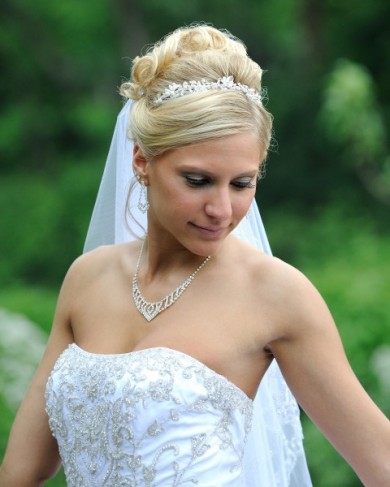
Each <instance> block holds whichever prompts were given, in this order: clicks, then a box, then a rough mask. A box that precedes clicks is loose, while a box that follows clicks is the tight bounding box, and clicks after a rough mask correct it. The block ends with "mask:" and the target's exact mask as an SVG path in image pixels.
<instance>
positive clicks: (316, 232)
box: [0, 0, 390, 487]
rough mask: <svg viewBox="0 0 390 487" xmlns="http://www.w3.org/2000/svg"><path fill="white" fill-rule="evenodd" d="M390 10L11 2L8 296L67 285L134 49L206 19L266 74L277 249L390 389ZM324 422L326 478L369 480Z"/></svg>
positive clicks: (2, 141)
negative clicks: (375, 361)
mask: <svg viewBox="0 0 390 487" xmlns="http://www.w3.org/2000/svg"><path fill="white" fill-rule="evenodd" d="M389 14H390V4H389V2H388V1H387V0H372V1H371V2H360V3H359V2H352V0H344V1H343V2H337V1H335V0H324V1H319V0H299V1H297V0H274V1H272V2H267V1H265V0H214V1H213V2H210V1H209V0H193V1H192V2H180V1H179V0H165V1H164V2H161V1H159V0H145V1H142V2H141V1H138V2H137V1H136V0H133V1H129V0H112V1H109V0H84V1H83V2H80V1H79V0H63V1H62V2H51V1H49V0H35V1H34V2H29V1H28V0H3V2H2V3H1V4H0V15H1V16H0V19H1V21H0V22H1V28H0V62H1V66H2V76H1V82H0V96H1V106H0V113H1V117H0V161H1V162H0V163H1V166H0V255H1V256H2V258H1V259H0V283H1V286H0V306H5V305H9V306H10V307H11V308H17V307H18V306H17V305H15V302H14V299H13V298H12V292H13V291H12V289H16V291H15V292H14V295H17V296H18V300H19V301H18V303H19V308H20V311H23V310H24V308H23V303H24V299H22V298H21V291H20V290H21V289H22V290H23V289H26V290H27V289H30V288H31V287H32V286H34V287H36V286H41V287H55V288H57V287H58V286H59V284H60V282H61V280H62V278H63V275H64V273H65V272H66V269H67V268H68V266H69V264H70V263H71V261H72V260H73V259H74V258H75V257H76V256H77V255H78V254H80V253H81V251H82V245H83V239H84V235H85V233H86V230H87V225H88V222H89V218H90V215H91V211H92V206H93V202H94V200H95V195H96V192H97V188H98V184H99V180H100V177H101V172H102V170H103V167H104V162H105V157H106V154H107V152H108V148H109V143H110V140H111V135H112V130H113V127H114V123H115V117H116V114H117V113H118V111H119V109H120V107H121V100H120V97H119V95H118V94H117V87H118V86H119V85H120V83H121V81H122V79H123V78H124V77H126V76H128V74H129V70H130V60H131V58H133V57H134V56H135V55H137V54H138V53H139V52H140V50H141V49H142V48H143V46H145V45H147V44H148V43H151V42H154V41H156V40H157V39H159V38H160V37H161V36H163V35H165V34H166V33H168V32H169V31H171V30H173V29H174V28H176V27H178V26H179V25H183V24H187V25H188V24H190V23H192V22H195V21H206V22H209V23H212V24H213V25H215V26H216V27H220V28H227V29H228V30H230V31H231V32H232V33H234V34H235V35H237V36H238V37H239V38H241V39H243V41H244V42H245V43H246V45H247V47H248V51H249V54H250V55H251V57H252V58H254V59H255V60H256V61H258V62H259V63H260V65H261V66H262V67H263V68H264V69H265V71H266V72H265V75H264V79H263V82H264V85H265V86H267V87H268V94H269V102H268V106H267V107H268V109H269V110H270V111H271V113H272V114H273V115H274V118H275V140H276V141H277V148H275V149H274V150H273V152H271V153H270V155H269V158H268V162H267V165H268V174H267V177H266V179H265V180H264V181H263V182H262V183H261V184H260V187H259V190H258V199H259V202H260V203H261V206H262V212H263V216H264V219H265V222H266V226H267V228H268V230H269V234H270V237H271V243H272V246H273V249H274V252H275V253H276V254H277V255H279V256H281V257H282V258H284V259H286V260H288V261H290V262H292V263H294V264H295V265H298V266H299V267H300V268H302V269H303V270H304V271H305V272H306V273H308V275H309V277H311V278H312V279H313V281H314V282H315V284H316V285H317V286H319V288H320V290H321V291H322V292H323V293H324V294H325V297H326V299H327V301H328V303H329V304H330V307H331V309H332V311H333V312H334V314H335V316H336V319H337V321H338V322H339V323H340V331H341V333H342V336H343V338H344V340H345V344H346V348H347V352H348V354H349V356H350V359H351V362H352V365H353V367H354V368H355V369H356V370H358V374H359V377H360V378H361V379H362V380H363V382H364V385H365V386H366V387H367V388H368V389H369V390H370V393H371V394H372V395H373V396H374V397H375V398H376V399H377V400H378V401H379V402H380V401H381V400H382V401H383V397H384V395H383V392H381V391H382V389H380V384H379V383H378V382H376V379H375V374H373V372H372V371H371V369H369V367H368V365H367V363H368V362H369V357H370V356H371V355H372V354H374V352H375V350H376V348H377V347H378V346H379V345H380V344H382V343H383V342H386V340H387V341H388V337H389V336H390V315H389V313H390V312H389V310H388V306H386V299H388V293H389V277H388V276H389V273H388V272H387V270H386V267H385V263H387V262H389V251H388V249H389V238H390V237H389V225H388V210H389V202H390V159H389V135H388V134H389V125H390V109H389V108H390V70H388V69H387V63H388V59H389V56H390V38H389V32H388V19H389ZM386 265H387V264H386ZM350 284H353V285H350ZM6 286H8V287H6ZM7 289H11V291H7ZM15 293H16V294H15ZM34 296H35V294H34ZM36 296H39V295H36ZM45 299H46V298H45V297H42V298H39V297H37V298H36V300H37V306H38V307H39V306H40V302H41V300H42V303H43V302H44V301H45ZM42 306H43V307H45V306H46V305H45V304H42ZM14 311H18V309H14ZM30 311H31V308H30V306H27V307H26V309H25V312H26V314H29V313H30ZM44 325H45V326H46V327H48V323H44ZM386 337H387V339H386ZM378 353H379V352H378ZM382 362H383V361H382ZM383 363H386V362H383ZM368 369H369V370H368ZM381 398H382V399H381ZM382 404H384V402H383V403H382ZM382 407H384V406H382ZM0 409H1V403H0ZM8 416H9V413H8ZM2 417H5V416H3V415H2ZM310 428H311V427H308V429H307V431H308V437H309V441H310V442H311V445H316V446H315V449H317V447H318V451H314V452H313V457H312V460H311V463H312V468H313V473H314V478H315V485H316V487H317V486H324V487H329V485H332V487H336V486H342V487H352V486H354V485H359V484H357V483H356V478H355V477H354V476H353V475H352V474H351V473H350V471H349V470H348V469H347V468H346V467H345V464H344V463H343V462H340V461H338V460H336V459H335V460H333V459H332V455H333V453H329V452H330V451H331V449H328V447H326V446H324V445H323V444H322V443H321V442H322V440H320V439H318V438H320V437H319V436H315V434H314V433H313V434H312V430H311V429H310ZM313 435H314V436H313ZM312 438H314V439H312ZM309 459H310V458H309ZM321 462H323V463H321ZM328 465H332V469H333V471H336V473H337V472H338V471H339V470H340V472H341V471H342V473H340V474H339V476H338V478H336V477H335V478H333V477H329V475H330V474H329V475H328V476H327V477H326V476H323V475H322V472H321V469H327V468H328V467H327V466H328ZM340 465H342V466H341V467H340V468H339V467H336V466H340ZM333 466H334V467H333ZM332 469H331V468H329V470H332ZM335 475H336V474H335ZM321 482H323V483H321ZM326 482H327V483H326Z"/></svg>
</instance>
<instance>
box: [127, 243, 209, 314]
mask: <svg viewBox="0 0 390 487" xmlns="http://www.w3.org/2000/svg"><path fill="white" fill-rule="evenodd" d="M144 244H145V240H144V241H143V243H142V247H141V252H140V253H139V256H138V261H137V266H136V269H135V273H134V276H133V298H134V303H135V306H136V308H137V309H138V311H139V312H140V313H141V314H142V315H143V316H144V318H145V319H146V320H147V321H152V319H153V318H155V317H156V316H157V315H158V314H160V313H162V312H163V311H165V310H166V309H167V308H169V307H170V306H172V304H174V303H176V301H177V300H178V299H179V298H180V296H181V295H182V294H183V293H184V291H185V290H186V289H187V287H188V286H189V285H190V284H191V282H192V281H193V280H194V278H195V276H196V274H197V273H198V272H199V271H200V270H201V269H202V267H203V266H204V265H205V264H206V263H207V262H208V261H209V260H210V258H211V255H209V256H208V257H206V258H205V259H204V261H203V262H202V263H201V264H200V266H199V267H198V268H197V269H196V270H195V271H194V272H193V273H192V274H191V275H190V276H189V277H188V278H187V279H186V280H185V281H184V282H183V283H182V284H180V286H178V287H177V288H176V289H175V290H173V291H172V292H171V293H169V294H167V295H166V296H165V297H164V298H163V299H160V301H155V302H150V301H146V299H145V298H144V297H143V296H142V293H141V291H140V289H139V287H138V272H139V267H140V263H141V257H142V252H143V250H144Z"/></svg>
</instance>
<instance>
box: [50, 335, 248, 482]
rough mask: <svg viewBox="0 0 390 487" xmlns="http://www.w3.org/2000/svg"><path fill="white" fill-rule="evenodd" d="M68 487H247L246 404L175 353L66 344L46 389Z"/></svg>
mask: <svg viewBox="0 0 390 487" xmlns="http://www.w3.org/2000/svg"><path fill="white" fill-rule="evenodd" d="M46 401H47V413H48V416H49V424H50V427H51V429H52V431H53V434H54V436H55V437H56V439H57V442H58V445H59V451H60V454H61V457H62V461H63V466H64V471H65V474H66V478H67V482H68V485H69V486H70V487H80V486H82V487H97V486H107V487H108V486H112V487H114V486H115V487H118V486H132V487H135V486H145V487H146V486H147V487H154V486H159V487H160V486H167V487H168V486H172V487H176V486H190V485H198V486H202V487H218V486H223V487H236V486H239V485H244V483H243V478H242V476H241V471H242V460H243V454H244V448H245V444H246V440H247V437H248V433H249V431H250V429H251V419H252V407H253V403H252V400H251V399H250V398H249V397H248V396H247V395H246V394H245V393H244V392H243V391H242V390H241V389H239V388H238V387H237V386H235V385H234V384H232V383H231V382H230V381H228V380H227V379H226V378H225V377H223V376H221V375H219V374H217V373H216V372H214V371H213V370H211V369H210V368H208V367H207V366H206V365H204V364H202V363H201V362H199V361H198V360H196V359H195V358H193V357H191V356H189V355H186V354H184V353H182V352H179V351H177V350H173V349H169V348H164V347H155V348H149V349H144V350H137V351H134V352H130V353H126V354H116V355H114V354H112V355H102V354H93V353H90V352H87V351H84V350H82V349H81V348H80V347H78V346H77V345H76V344H72V345H70V346H69V347H68V348H67V349H66V350H65V351H64V352H63V353H62V355H61V356H60V357H59V359H58V361H57V363H56V365H55V367H54V369H53V371H52V373H51V376H50V378H49V381H48V384H47V389H46Z"/></svg>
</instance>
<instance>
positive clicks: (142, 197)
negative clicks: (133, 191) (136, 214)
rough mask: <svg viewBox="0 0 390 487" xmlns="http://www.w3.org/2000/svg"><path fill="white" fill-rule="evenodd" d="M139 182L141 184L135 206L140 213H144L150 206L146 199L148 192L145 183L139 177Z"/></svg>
mask: <svg viewBox="0 0 390 487" xmlns="http://www.w3.org/2000/svg"><path fill="white" fill-rule="evenodd" d="M139 184H140V185H141V189H140V193H139V199H138V203H137V207H138V209H139V211H140V212H141V213H146V212H147V211H148V210H149V208H150V205H149V201H148V193H147V191H146V186H145V183H144V182H143V180H142V179H139Z"/></svg>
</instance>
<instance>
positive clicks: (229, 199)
mask: <svg viewBox="0 0 390 487" xmlns="http://www.w3.org/2000/svg"><path fill="white" fill-rule="evenodd" d="M259 162H260V144H259V143H258V141H257V139H256V137H255V135H253V134H251V133H242V134H236V135H233V136H228V137H223V138H219V139H215V140H211V141H206V142H201V143H197V144H194V145H189V146H184V147H180V148H178V149H173V150H170V151H168V152H166V153H164V154H162V155H161V156H158V157H156V158H155V159H154V160H153V161H151V162H144V166H143V169H142V175H143V179H144V180H145V182H146V184H147V185H148V198H149V203H150V209H149V212H148V227H149V232H150V234H151V235H152V234H154V233H153V232H158V234H157V235H158V239H159V243H161V245H162V246H166V245H172V244H173V245H174V246H176V245H177V244H179V245H180V246H183V247H185V248H187V249H188V250H189V251H191V252H192V253H195V254H197V255H204V256H205V255H212V254H214V253H215V252H217V250H218V249H219V247H220V246H221V244H222V242H223V240H224V239H225V238H226V236H227V235H228V234H229V233H230V232H231V231H232V230H233V229H234V228H235V227H236V226H237V225H238V223H239V222H240V220H241V219H242V218H243V217H244V216H245V214H246V213H247V211H248V209H249V206H250V204H251V202H252V199H253V197H254V194H255V190H256V182H257V175H258V171H259ZM134 164H135V165H137V160H136V156H135V158H134ZM137 172H138V173H139V172H140V171H137Z"/></svg>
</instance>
